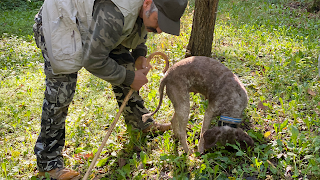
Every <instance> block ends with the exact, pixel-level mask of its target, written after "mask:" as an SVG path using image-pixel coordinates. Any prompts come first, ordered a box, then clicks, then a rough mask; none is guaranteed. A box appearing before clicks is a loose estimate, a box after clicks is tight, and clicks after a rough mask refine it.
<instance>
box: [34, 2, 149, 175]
mask: <svg viewBox="0 0 320 180" xmlns="http://www.w3.org/2000/svg"><path fill="white" fill-rule="evenodd" d="M41 12H42V8H41V9H40V11H39V13H38V14H37V15H36V17H35V22H36V23H35V24H34V26H33V31H34V36H35V41H36V43H37V46H38V47H39V48H40V49H41V50H42V56H43V58H44V72H45V75H46V79H45V82H46V90H45V93H44V100H43V107H42V116H41V132H40V135H39V137H38V139H37V142H36V144H35V147H34V152H35V155H36V157H37V165H38V170H39V171H50V170H52V169H55V168H61V167H63V166H64V164H63V156H62V149H63V147H64V144H65V119H66V116H67V113H68V107H69V105H70V103H71V101H72V99H73V96H74V93H75V88H76V82H77V73H72V74H59V75H54V74H53V73H52V68H51V65H50V60H49V58H48V53H47V48H46V43H45V39H44V36H43V30H42V13H41ZM97 19H99V17H97ZM101 21H103V19H101ZM109 57H110V58H112V59H114V60H115V61H116V62H117V63H118V64H120V65H122V66H124V67H125V68H126V70H131V71H134V61H135V60H134V58H133V57H132V55H131V54H130V51H129V49H127V48H125V47H123V46H121V45H119V46H118V47H117V48H115V49H113V50H112V51H111V52H110V54H109ZM129 90H130V87H128V86H125V85H113V91H114V93H115V95H116V99H117V101H118V105H119V106H120V105H121V104H122V102H123V99H124V97H125V96H126V94H127V93H128V92H129ZM145 113H149V111H148V110H147V109H146V108H145V107H144V101H143V99H142V98H141V97H140V96H139V92H134V94H133V95H132V96H131V98H130V100H129V102H128V104H127V106H126V107H125V109H124V112H123V113H122V115H123V116H124V118H125V122H126V124H127V125H128V126H132V127H133V128H135V129H140V130H143V129H145V128H146V127H148V126H149V125H150V124H151V123H153V119H148V120H147V122H142V115H143V114H145Z"/></svg>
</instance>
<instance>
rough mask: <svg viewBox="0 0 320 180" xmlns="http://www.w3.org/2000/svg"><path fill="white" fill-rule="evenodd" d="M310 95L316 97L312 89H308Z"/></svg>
mask: <svg viewBox="0 0 320 180" xmlns="http://www.w3.org/2000/svg"><path fill="white" fill-rule="evenodd" d="M308 94H310V95H311V96H315V95H316V92H314V91H312V90H311V89H308Z"/></svg>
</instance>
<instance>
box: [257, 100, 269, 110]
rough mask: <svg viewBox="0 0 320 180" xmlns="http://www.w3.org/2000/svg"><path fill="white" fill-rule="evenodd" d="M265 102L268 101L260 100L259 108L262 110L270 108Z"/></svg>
mask: <svg viewBox="0 0 320 180" xmlns="http://www.w3.org/2000/svg"><path fill="white" fill-rule="evenodd" d="M263 103H267V101H263V102H262V101H260V102H259V103H258V109H261V110H264V111H265V110H267V109H269V108H268V106H264V105H263Z"/></svg>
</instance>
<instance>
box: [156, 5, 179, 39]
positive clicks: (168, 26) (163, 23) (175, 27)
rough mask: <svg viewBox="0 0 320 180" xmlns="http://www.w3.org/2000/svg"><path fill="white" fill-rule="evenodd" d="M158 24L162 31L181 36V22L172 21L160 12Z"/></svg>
mask: <svg viewBox="0 0 320 180" xmlns="http://www.w3.org/2000/svg"><path fill="white" fill-rule="evenodd" d="M158 24H159V28H160V29H161V31H163V32H166V33H169V34H172V35H176V36H179V33H180V20H179V21H172V20H171V19H169V18H167V17H166V16H165V15H164V14H163V13H162V12H161V11H158Z"/></svg>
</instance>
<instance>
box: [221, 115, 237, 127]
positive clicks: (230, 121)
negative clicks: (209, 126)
mask: <svg viewBox="0 0 320 180" xmlns="http://www.w3.org/2000/svg"><path fill="white" fill-rule="evenodd" d="M241 121H242V119H241V118H233V117H228V116H220V120H219V121H218V126H230V127H233V128H237V127H238V124H240V123H241Z"/></svg>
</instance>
